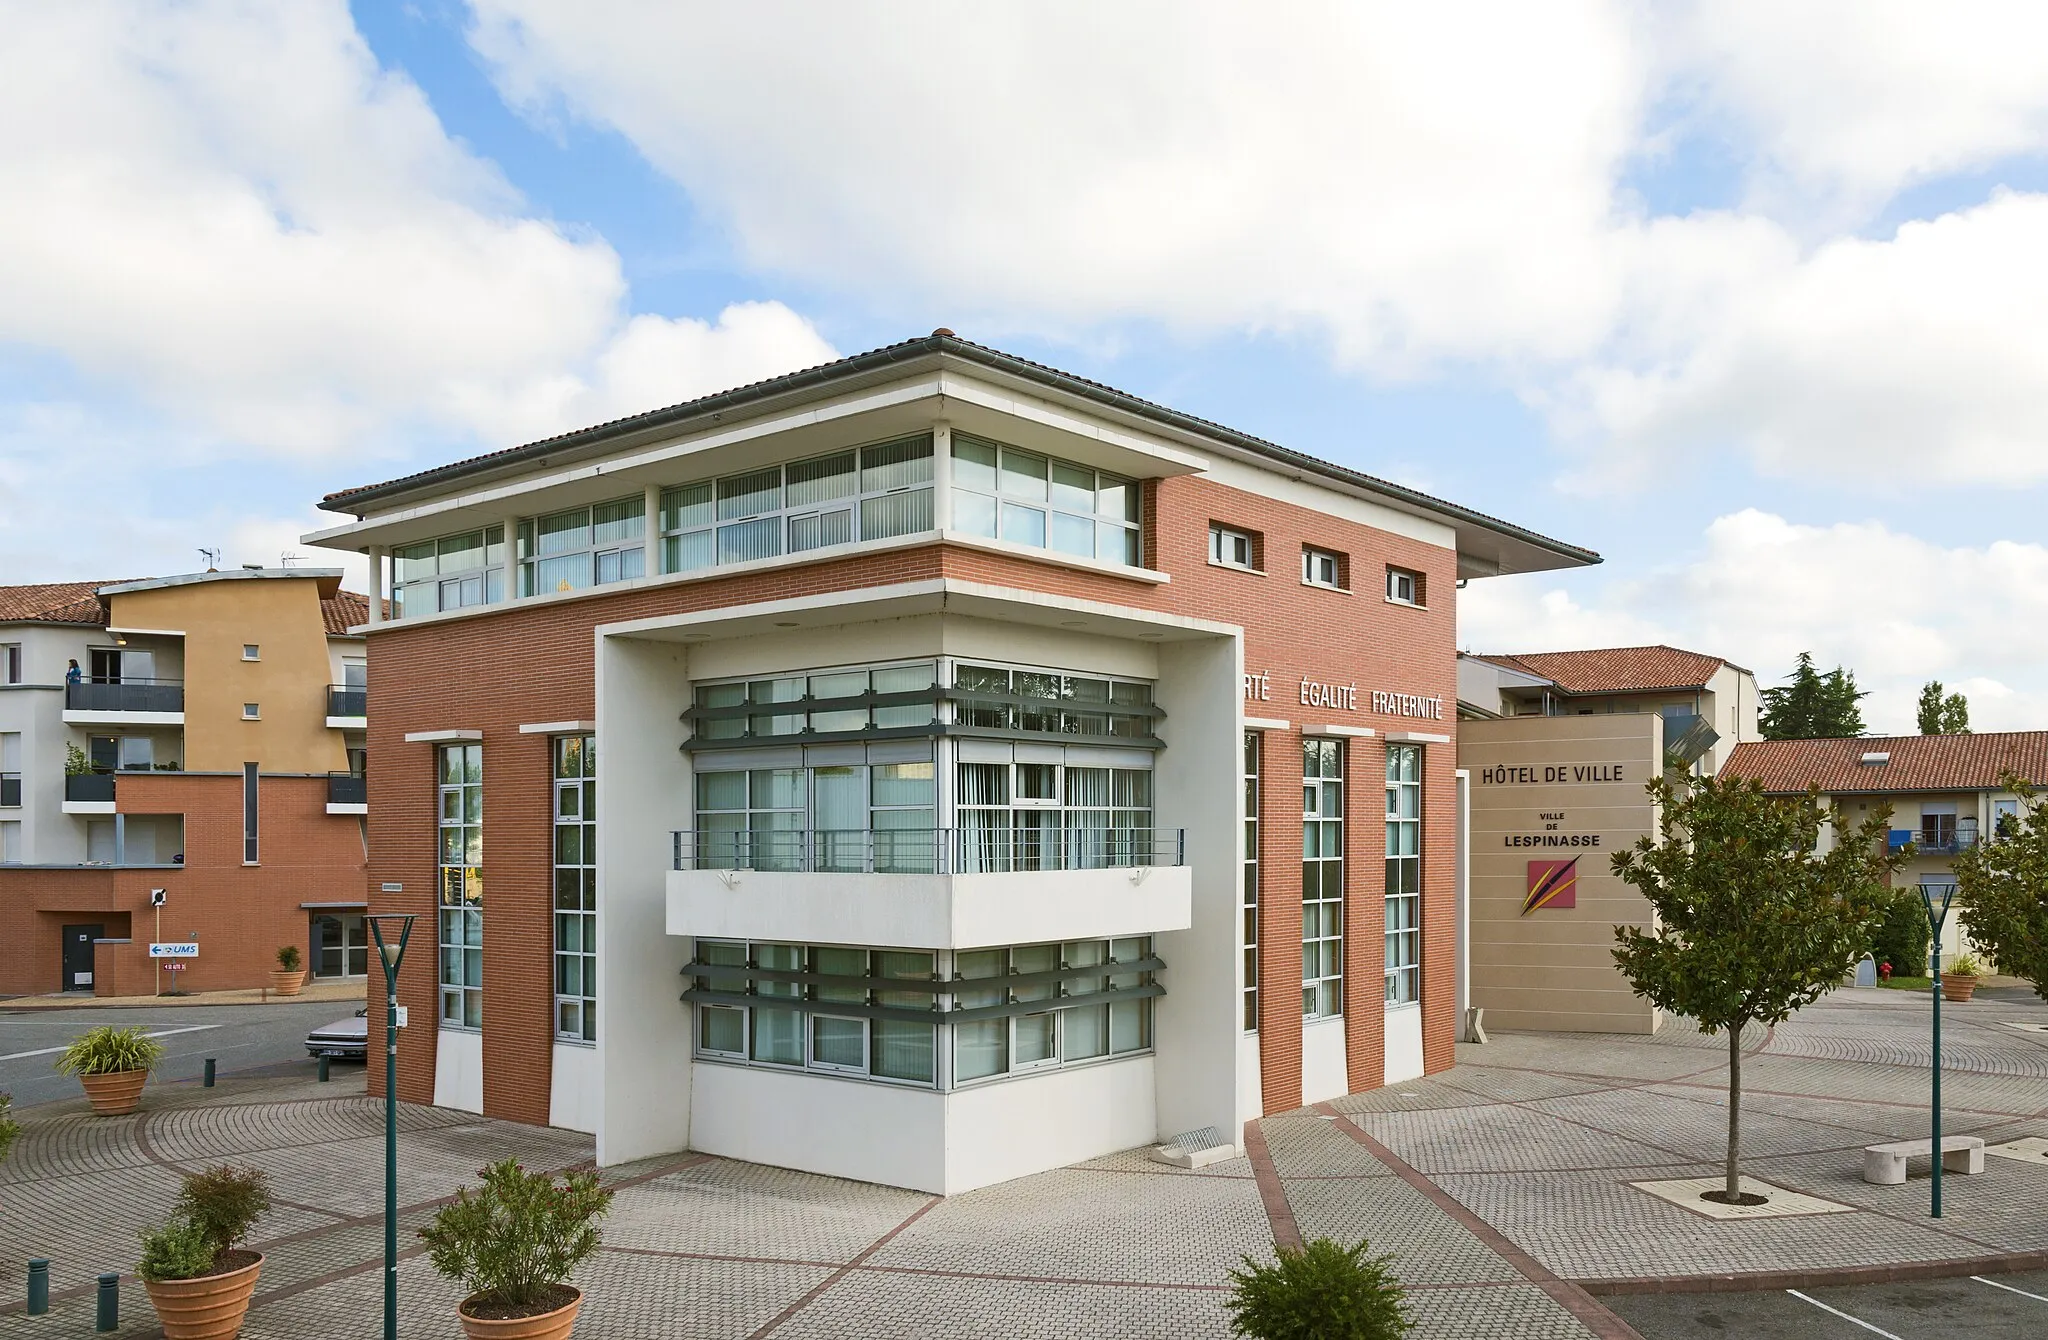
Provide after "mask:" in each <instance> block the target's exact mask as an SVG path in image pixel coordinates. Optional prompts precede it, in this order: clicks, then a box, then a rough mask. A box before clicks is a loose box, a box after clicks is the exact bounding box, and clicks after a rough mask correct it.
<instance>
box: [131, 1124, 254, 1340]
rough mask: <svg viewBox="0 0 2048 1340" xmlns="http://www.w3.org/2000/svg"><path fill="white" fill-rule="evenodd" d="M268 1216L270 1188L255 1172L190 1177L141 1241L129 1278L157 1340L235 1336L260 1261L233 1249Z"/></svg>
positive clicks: (221, 1170) (215, 1171) (212, 1171)
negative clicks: (136, 1284) (164, 1217)
mask: <svg viewBox="0 0 2048 1340" xmlns="http://www.w3.org/2000/svg"><path fill="white" fill-rule="evenodd" d="M269 1209H270V1181H269V1179H268V1178H267V1177H266V1176H265V1175H264V1174H263V1173H262V1171H260V1170H259V1169H255V1168H234V1167H228V1166H226V1165H223V1166H221V1167H218V1168H208V1169H207V1170H206V1171H204V1172H196V1173H190V1174H188V1175H187V1176H186V1178H185V1185H184V1187H183V1188H182V1189H181V1190H180V1191H179V1193H178V1205H177V1209H176V1211H175V1213H174V1214H173V1216H172V1218H171V1221H170V1222H169V1223H167V1224H165V1225H164V1226H163V1227H162V1228H159V1229H156V1230H154V1231H152V1232H146V1233H144V1234H143V1235H142V1264H141V1265H140V1266H138V1267H137V1268H136V1272H135V1273H136V1274H138V1275H140V1276H141V1277H142V1287H143V1288H144V1289H146V1290H148V1292H149V1301H150V1304H151V1305H152V1306H153V1307H155V1308H156V1315H157V1320H158V1321H160V1322H162V1323H163V1328H164V1340H230V1337H233V1336H235V1335H238V1334H240V1332H241V1329H242V1318H243V1317H244V1316H246V1315H247V1314H248V1311H249V1296H250V1295H251V1294H252V1293H254V1292H255V1291H256V1279H257V1277H258V1276H259V1275H260V1274H262V1272H263V1253H261V1252H255V1251H250V1250H249V1249H247V1248H245V1247H242V1246H240V1245H238V1244H240V1243H241V1241H242V1240H243V1239H244V1238H246V1237H247V1236H248V1235H249V1230H250V1228H252V1227H254V1225H255V1223H256V1221H257V1220H258V1219H260V1218H262V1217H263V1215H264V1214H265V1212H267V1211H268V1210H269Z"/></svg>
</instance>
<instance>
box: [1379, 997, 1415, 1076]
mask: <svg viewBox="0 0 2048 1340" xmlns="http://www.w3.org/2000/svg"><path fill="white" fill-rule="evenodd" d="M1385 1036H1386V1082H1387V1083H1389V1084H1399V1083H1400V1082H1401V1081H1402V1080H1408V1079H1421V1078H1422V1007H1421V1006H1420V1005H1403V1006H1400V1007H1399V1008H1397V1009H1391V1010H1388V1011H1387V1031H1386V1034H1385Z"/></svg>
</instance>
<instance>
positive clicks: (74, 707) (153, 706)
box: [64, 679, 185, 726]
mask: <svg viewBox="0 0 2048 1340" xmlns="http://www.w3.org/2000/svg"><path fill="white" fill-rule="evenodd" d="M64 720H65V721H66V722H67V723H69V724H72V725H81V726H91V725H122V724H127V725H139V726H182V725H184V724H185V683H184V681H183V680H178V679H122V680H119V681H100V680H86V681H82V682H79V683H72V684H66V685H65V686H64Z"/></svg>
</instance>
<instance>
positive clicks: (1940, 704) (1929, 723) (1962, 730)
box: [1918, 679, 1970, 735]
mask: <svg viewBox="0 0 2048 1340" xmlns="http://www.w3.org/2000/svg"><path fill="white" fill-rule="evenodd" d="M1918 716H1919V721H1920V733H1921V734H1922V735H1968V734H1969V733H1970V700H1969V699H1968V698H1965V697H1964V696H1963V695H1962V694H1960V693H1951V694H1948V695H1947V696H1946V697H1944V696H1943V694H1942V687H1941V681H1940V680H1938V679H1930V680H1928V681H1927V682H1926V683H1925V684H1922V685H1921V686H1920V709H1919V713H1918Z"/></svg>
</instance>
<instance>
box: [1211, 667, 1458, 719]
mask: <svg viewBox="0 0 2048 1340" xmlns="http://www.w3.org/2000/svg"><path fill="white" fill-rule="evenodd" d="M1295 696H1296V700H1297V701H1299V702H1300V704H1301V705H1302V706H1303V707H1331V708H1335V709H1337V710H1338V711H1340V712H1356V711H1357V710H1358V685H1356V684H1332V683H1328V682H1326V681H1324V680H1320V679H1310V678H1309V677H1308V676H1306V675H1303V676H1302V679H1301V683H1300V685H1299V686H1297V688H1296V690H1295ZM1366 697H1367V701H1368V702H1369V703H1370V704H1371V710H1372V711H1374V712H1378V713H1379V714H1380V715H1381V716H1390V717H1417V718H1420V719H1422V720H1424V721H1442V720H1443V719H1444V700H1443V699H1442V697H1429V696H1427V695H1424V694H1419V693H1391V692H1388V691H1386V690H1384V689H1369V690H1367V694H1366ZM1244 700H1245V701H1246V702H1248V703H1269V702H1272V701H1273V676H1272V675H1271V674H1259V675H1250V674H1248V675H1246V676H1245V677H1244Z"/></svg>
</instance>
